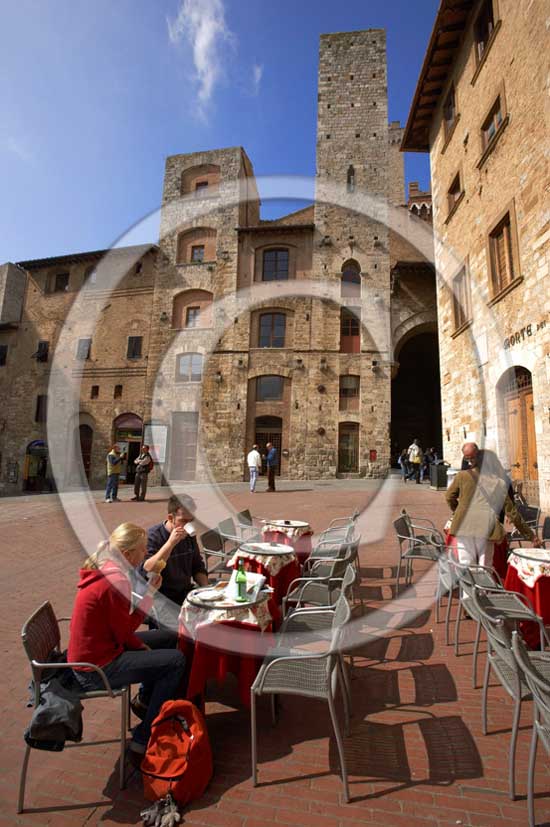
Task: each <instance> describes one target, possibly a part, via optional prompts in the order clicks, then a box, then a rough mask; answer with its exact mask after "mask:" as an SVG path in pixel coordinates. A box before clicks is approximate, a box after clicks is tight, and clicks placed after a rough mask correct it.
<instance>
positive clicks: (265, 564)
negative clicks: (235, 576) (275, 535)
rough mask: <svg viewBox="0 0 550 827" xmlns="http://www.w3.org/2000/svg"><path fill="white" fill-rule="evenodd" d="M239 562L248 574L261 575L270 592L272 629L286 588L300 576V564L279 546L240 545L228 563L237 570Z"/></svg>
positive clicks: (287, 547) (264, 544)
mask: <svg viewBox="0 0 550 827" xmlns="http://www.w3.org/2000/svg"><path fill="white" fill-rule="evenodd" d="M239 560H242V561H243V563H244V567H245V569H246V570H247V571H253V572H257V573H259V574H263V576H264V577H265V579H266V583H267V585H268V586H271V588H272V589H273V593H272V595H271V598H270V600H269V603H268V607H269V611H270V614H271V617H272V620H273V623H274V625H275V626H277V625H278V623H279V621H280V619H281V611H280V608H279V607H280V605H281V603H282V602H283V597H285V595H286V593H287V591H288V587H289V586H290V584H291V583H292V581H293V580H295V579H296V578H297V577H300V574H301V571H300V564H299V563H298V559H297V557H296V554H295V553H294V550H293V549H292V548H290V547H289V546H287V545H283V544H282V543H243V545H242V546H240V547H239V548H238V549H237V551H236V552H235V554H234V555H233V557H232V558H231V560H229V562H228V563H227V565H228V566H230V567H232V568H237V566H238V565H239Z"/></svg>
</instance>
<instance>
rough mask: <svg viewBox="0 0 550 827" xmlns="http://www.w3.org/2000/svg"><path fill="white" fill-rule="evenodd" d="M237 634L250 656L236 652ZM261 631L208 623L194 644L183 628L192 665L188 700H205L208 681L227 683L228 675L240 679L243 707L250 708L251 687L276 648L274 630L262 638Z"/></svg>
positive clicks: (183, 646)
mask: <svg viewBox="0 0 550 827" xmlns="http://www.w3.org/2000/svg"><path fill="white" fill-rule="evenodd" d="M235 630H238V634H239V636H240V635H243V636H244V635H246V639H245V638H244V637H243V638H242V641H243V648H246V650H247V653H246V654H244V653H243V652H235V651H234V650H235V643H236V640H235ZM259 632H260V627H259V626H255V625H254V624H252V623H242V622H239V621H234V620H224V621H221V622H220V623H208V624H204V625H203V626H199V627H198V628H197V634H196V639H195V641H194V643H193V641H192V640H190V639H189V637H187V636H186V630H185V627H184V626H183V625H180V638H179V648H180V649H181V650H182V652H183V653H184V655H185V656H186V658H188V659H189V660H190V661H191V670H190V674H189V683H188V685H187V698H188V699H189V700H193V699H194V698H196V697H197V696H198V695H199V696H204V691H205V688H206V681H207V680H208V679H209V678H214V679H215V680H216V681H217V682H218V683H220V684H221V683H223V682H224V680H225V678H226V677H227V673H228V672H231V673H232V674H233V675H235V676H236V678H237V681H238V684H239V698H240V701H241V703H242V704H243V706H246V707H248V706H250V687H251V686H252V684H253V683H254V679H255V677H256V675H257V674H258V670H259V668H260V666H261V665H262V661H263V659H264V657H265V654H266V652H267V650H268V649H269V648H270V647H271V646H273V645H274V640H273V635H272V634H271V629H268V630H267V631H264V633H263V634H258V633H259Z"/></svg>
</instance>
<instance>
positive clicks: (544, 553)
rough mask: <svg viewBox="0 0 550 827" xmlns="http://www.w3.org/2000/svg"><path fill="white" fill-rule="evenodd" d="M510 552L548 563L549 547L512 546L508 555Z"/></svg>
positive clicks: (517, 555)
mask: <svg viewBox="0 0 550 827" xmlns="http://www.w3.org/2000/svg"><path fill="white" fill-rule="evenodd" d="M512 554H515V555H516V557H522V558H524V559H526V560H536V561H538V562H540V563H550V548H524V547H520V548H513V549H510V555H512Z"/></svg>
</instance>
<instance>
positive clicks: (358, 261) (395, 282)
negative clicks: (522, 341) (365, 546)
mask: <svg viewBox="0 0 550 827" xmlns="http://www.w3.org/2000/svg"><path fill="white" fill-rule="evenodd" d="M402 133H403V130H402V128H401V127H400V125H399V123H396V122H392V123H391V124H388V112H387V77H386V54H385V33H384V32H383V31H382V30H367V31H362V32H350V33H339V34H330V35H323V36H322V37H321V45H320V61H319V89H318V126H317V175H316V192H315V202H314V204H313V205H312V206H308V207H305V208H303V209H300V210H297V211H296V212H294V213H291V214H289V215H286V216H284V217H282V218H280V219H277V220H272V221H266V220H263V219H262V218H261V217H260V198H259V195H258V190H257V185H256V181H255V178H254V171H253V168H252V164H251V161H250V159H249V158H248V156H247V155H246V152H245V151H244V149H242V148H241V147H231V148H226V149H219V150H212V151H208V152H206V151H205V152H197V153H192V154H185V155H174V156H171V157H169V158H168V159H167V162H166V171H165V178H164V191H163V200H162V207H161V222H160V238H159V242H158V245H156V246H155V245H151V246H146V247H143V248H139V249H136V248H124V249H123V250H120V251H118V252H117V253H116V255H117V256H118V259H116V261H115V258H114V257H113V255H109V256H107V257H106V258H103V257H102V255H101V253H79V254H76V255H74V256H65V257H60V258H57V259H44V260H38V261H26V262H21V263H20V264H19V265H18V266H14V265H6V266H5V268H4V269H3V270H2V271H0V276H1V278H2V280H0V288H1V287H2V285H4V284H5V285H6V287H5V289H4V299H3V301H4V304H5V305H6V314H7V316H6V324H1V323H0V346H1V343H2V342H6V343H7V358H6V365H5V366H4V367H0V383H2V385H3V386H4V387H6V388H7V387H15V388H16V389H17V390H16V393H15V394H14V396H13V401H12V403H11V407H10V409H9V411H8V413H7V415H6V418H5V427H4V430H3V431H0V452H1V453H2V462H1V465H0V491H1V493H4V494H5V493H11V492H13V491H16V490H20V488H21V483H22V481H24V487H25V488H31V489H32V487H33V486H36V487H37V488H40V486H44V485H45V484H47V483H46V481H47V479H48V477H49V473H48V467H47V446H46V444H45V443H46V437H45V429H44V423H43V421H42V422H36V421H35V420H36V418H37V416H38V414H39V416H38V418H39V419H42V420H43V418H44V414H43V411H42V410H40V411H39V410H38V407H37V406H38V405H39V404H42V405H43V403H38V402H37V400H36V397H37V394H38V395H39V396H41V397H43V396H45V395H46V393H47V384H48V383H47V378H48V363H47V362H40V363H38V362H37V363H36V364H35V363H34V361H33V360H32V359H31V356H32V354H33V353H34V352H35V351H36V349H37V342H38V341H42V340H47V341H49V342H50V348H51V349H53V348H54V347H55V344H56V336H57V335H58V334H57V331H58V329H60V328H61V326H62V325H63V324H64V322H65V320H66V319H68V321H67V324H66V325H65V327H70V335H69V336H67V335H65V336H64V338H63V340H62V343H61V344H58V350H57V351H56V358H57V356H60V360H61V362H63V368H64V370H65V371H67V376H69V375H70V376H71V377H72V378H73V380H74V382H75V386H76V389H77V390H76V391H75V392H76V393H77V394H78V397H79V405H80V407H79V413H78V416H76V417H72V418H71V417H70V419H71V421H69V422H67V423H66V428H67V445H68V446H69V448H68V450H67V461H66V465H67V473H66V475H65V478H64V479H62V480H59V479H58V480H57V482H58V484H61V485H67V486H70V485H71V484H77V483H78V481H79V474H80V477H82V474H83V473H84V474H85V475H86V477H87V478H88V480H89V481H90V483H91V484H92V485H93V486H97V485H99V484H101V483H102V482H103V480H104V475H105V469H104V464H105V463H104V459H105V454H106V452H107V449H108V448H109V446H110V444H112V443H113V442H114V441H118V442H119V443H120V442H122V443H124V445H125V446H127V447H128V450H129V458H130V463H129V468H130V470H131V460H132V459H133V456H134V454H135V451H136V450H137V449H138V446H139V440H140V438H141V437H142V436H144V437H145V439H146V441H149V442H151V443H153V444H154V446H155V450H156V452H157V453H158V456H159V458H160V461H159V463H158V464H157V467H156V469H155V471H154V472H153V474H154V476H153V481H154V482H160V481H163V482H172V481H174V482H175V481H182V480H205V479H212V478H215V479H217V480H220V481H229V480H242V479H243V478H244V479H246V476H247V472H246V468H245V456H246V452H247V451H248V450H249V449H250V446H251V445H252V443H254V442H258V443H260V444H261V445H262V446H264V445H265V443H266V442H267V441H271V442H273V443H274V444H275V445H276V447H278V448H279V457H280V468H279V473H280V474H281V476H283V477H286V478H291V479H292V478H294V479H297V478H322V477H326V478H330V477H334V476H336V475H358V476H359V475H370V476H382V475H384V474H385V473H386V472H387V470H388V467H389V465H390V463H391V461H392V458H393V459H394V458H395V454H396V452H397V451H398V449H400V448H402V447H405V446H406V445H408V444H409V442H410V441H411V440H412V438H413V437H415V436H419V437H420V438H421V439H422V440H423V442H424V443H425V444H427V443H428V442H429V443H430V445H431V444H436V445H439V443H440V433H441V428H440V423H439V422H438V421H437V416H435V417H434V415H433V409H434V404H433V400H432V401H431V396H430V394H428V395H426V394H423V397H426V396H429V397H430V399H429V400H428V402H427V403H426V399H423V400H421V401H419V400H418V398H417V397H418V394H416V395H415V393H414V388H415V382H417V381H418V379H419V378H420V375H419V371H422V373H421V378H422V379H423V381H425V383H426V384H427V385H430V387H432V386H433V388H434V391H433V393H434V395H437V392H438V381H437V375H438V374H437V342H436V335H437V334H436V330H437V321H436V301H435V276H434V271H433V268H432V266H431V265H430V262H429V259H430V256H431V252H430V251H429V249H428V251H427V249H423V250H421V251H420V252H419V250H418V249H416V248H415V246H414V245H413V244H411V243H410V240H408V239H410V236H411V235H414V230H415V228H416V227H417V226H418V227H421V229H422V230H423V232H424V236H425V237H426V236H427V237H428V238H430V231H429V229H428V228H427V227H426V224H425V222H423V221H421V220H420V219H419V218H418V217H416V216H415V215H414V214H413V212H411V211H410V210H409V209H408V207H407V206H406V199H405V193H404V176H403V156H402V155H401V154H400V152H399V146H400V143H401V140H402ZM429 246H430V245H429V244H428V248H429ZM98 262H100V263H98ZM117 262H118V263H117ZM113 268H114V269H115V270H116V269H117V268H118V271H117V273H116V274H115V276H116V277H115V278H113ZM66 273H67V274H68V276H67V279H66V278H65V274H66ZM92 273H93V274H94V278H93V279H91V277H90V274H92ZM85 281H86V284H85V286H84V287H83V289H82V290H81V291H80V292H79V294H78V297H77V298H76V297H75V294H74V292H73V291H74V290H76V289H77V288H78V287H82V285H83V284H84V282H85ZM111 282H112V283H111ZM22 285H24V287H23V288H22ZM22 290H24V293H22ZM17 291H19V293H21V297H20V299H19V301H20V308H19V314H18V312H17V309H16V310H13V308H12V309H8V294H9V296H12V294H14V293H17ZM18 295H19V294H18ZM9 301H12V300H11V299H9ZM12 304H13V302H12ZM10 307H11V305H10ZM70 309H71V314H70V315H69V316H68V317H67V314H68V313H69V310H70ZM75 309H77V310H78V311H79V312H78V313H75ZM10 314H11V315H10ZM8 316H9V319H8V318H7V317H8ZM8 321H9V322H10V324H7V322H8ZM10 325H11V326H10ZM89 339H91V343H89V342H88V340H89ZM137 339H139V342H138V341H137ZM61 356H62V357H63V358H61ZM27 360H29V361H27ZM401 364H403V365H405V366H406V370H405V369H404V370H402V369H401V368H400V365H401ZM430 371H431V374H430ZM417 387H418V385H417ZM0 390H1V388H0ZM392 399H394V400H395V399H397V400H398V402H397V403H395V402H394V401H392ZM423 406H424V407H423ZM435 409H437V405H435ZM423 411H424V413H423ZM50 413H52V408H51V406H50ZM54 415H55V413H54ZM407 417H412V422H411V421H410V420H408V419H407ZM415 417H416V418H415ZM413 427H414V433H413V432H412V430H411V429H412V428H413ZM40 443H41V444H40ZM80 454H81V455H82V456H83V458H84V462H83V466H82V467H80V468H77V469H76V471H75V469H74V467H73V466H74V463H73V462H72V461H71V459H72V458H74V457H79V456H80ZM44 458H45V459H46V462H45V463H44V462H41V460H42V459H44ZM16 465H17V467H18V469H19V474H18V477H17V479H15V477H16V474H15V472H14V468H15V466H16ZM30 466H32V471H33V474H32V475H31V476H33V477H34V478H35V480H36V481H35V482H29V467H30ZM37 469H38V470H39V471H40V473H39V474H37V473H36V471H37ZM129 477H131V474H129Z"/></svg>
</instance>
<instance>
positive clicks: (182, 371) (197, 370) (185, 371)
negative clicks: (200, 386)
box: [176, 353, 202, 382]
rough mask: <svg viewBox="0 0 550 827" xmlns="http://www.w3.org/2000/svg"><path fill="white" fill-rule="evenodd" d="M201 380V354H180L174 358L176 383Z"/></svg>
mask: <svg viewBox="0 0 550 827" xmlns="http://www.w3.org/2000/svg"><path fill="white" fill-rule="evenodd" d="M201 380H202V354H201V353H180V354H179V356H178V357H177V358H176V382H200V381H201Z"/></svg>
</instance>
